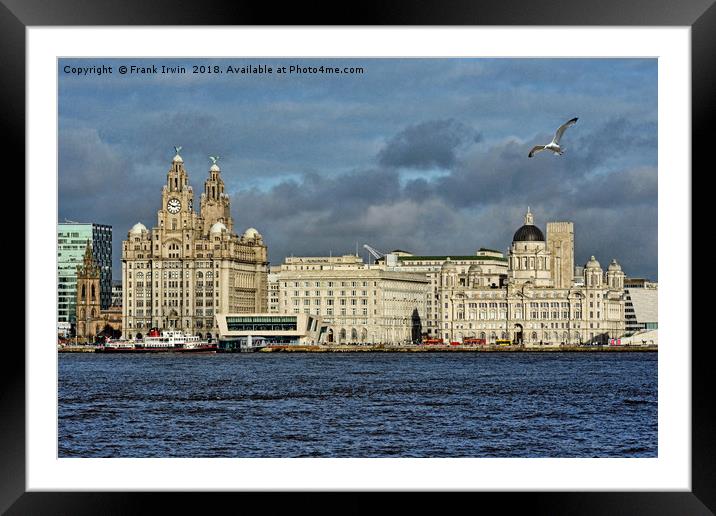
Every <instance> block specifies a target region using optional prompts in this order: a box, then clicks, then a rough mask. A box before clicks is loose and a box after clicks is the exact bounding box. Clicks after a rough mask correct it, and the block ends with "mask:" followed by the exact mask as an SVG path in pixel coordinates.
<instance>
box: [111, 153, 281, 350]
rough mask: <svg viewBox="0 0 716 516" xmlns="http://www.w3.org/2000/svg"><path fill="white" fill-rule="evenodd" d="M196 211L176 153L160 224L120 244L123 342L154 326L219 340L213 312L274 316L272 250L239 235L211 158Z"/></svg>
mask: <svg viewBox="0 0 716 516" xmlns="http://www.w3.org/2000/svg"><path fill="white" fill-rule="evenodd" d="M212 161H213V164H212V166H211V168H210V169H209V176H208V178H207V179H206V181H205V182H204V190H203V192H202V194H201V197H200V211H199V213H197V212H195V211H194V208H193V201H194V192H193V189H192V187H191V186H190V185H189V177H188V173H187V171H186V169H185V168H184V160H183V159H182V158H181V156H179V154H178V152H177V154H176V155H175V156H174V159H173V160H172V164H171V167H170V169H169V171H168V172H167V180H166V184H165V185H164V187H163V188H162V194H161V208H160V209H159V211H158V212H157V225H156V226H155V227H153V228H152V229H151V230H148V229H147V228H146V227H145V226H144V225H143V224H141V223H137V224H135V225H134V227H132V229H131V230H130V231H129V233H128V235H127V240H125V241H124V242H123V243H122V287H123V292H122V296H123V299H122V320H123V325H124V328H125V336H127V337H134V336H136V335H137V334H145V333H146V332H147V331H148V330H149V329H150V328H152V327H156V328H160V329H172V330H176V329H180V330H184V331H186V332H189V333H192V334H200V335H207V334H209V335H211V336H216V334H217V326H216V320H215V318H214V315H215V313H218V312H225V313H228V312H231V313H256V312H266V311H267V310H268V302H267V272H268V251H267V247H266V245H265V244H264V241H263V237H262V236H261V234H260V233H259V232H258V231H256V230H255V229H254V228H249V229H247V230H246V231H245V232H244V233H243V235H241V236H239V235H237V234H236V233H234V231H233V224H234V223H233V219H232V218H231V213H230V208H231V202H230V200H229V196H228V194H227V193H226V192H225V190H224V181H223V179H222V178H221V170H220V168H219V166H218V165H217V164H216V159H213V158H212Z"/></svg>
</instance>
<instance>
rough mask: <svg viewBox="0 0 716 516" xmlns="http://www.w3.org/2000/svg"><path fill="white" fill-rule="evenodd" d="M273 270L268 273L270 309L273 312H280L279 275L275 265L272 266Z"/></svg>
mask: <svg viewBox="0 0 716 516" xmlns="http://www.w3.org/2000/svg"><path fill="white" fill-rule="evenodd" d="M270 270H271V272H269V273H268V276H267V282H268V311H269V313H271V314H277V313H279V302H278V297H279V283H278V278H279V275H278V273H277V272H276V271H275V267H271V269H270Z"/></svg>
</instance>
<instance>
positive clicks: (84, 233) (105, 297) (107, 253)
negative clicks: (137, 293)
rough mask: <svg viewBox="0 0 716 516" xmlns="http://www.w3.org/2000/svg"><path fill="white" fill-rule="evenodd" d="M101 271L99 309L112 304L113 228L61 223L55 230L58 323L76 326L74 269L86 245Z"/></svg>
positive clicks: (80, 261) (90, 224)
mask: <svg viewBox="0 0 716 516" xmlns="http://www.w3.org/2000/svg"><path fill="white" fill-rule="evenodd" d="M88 240H89V241H90V242H91V244H92V255H93V257H94V259H95V261H96V262H97V265H99V268H100V280H99V282H100V307H101V309H102V310H106V309H107V308H109V307H110V306H111V304H112V226H107V225H104V224H92V223H87V224H82V223H76V222H61V223H60V224H58V226H57V321H58V322H69V323H71V324H73V325H74V323H75V308H76V298H77V266H78V265H80V264H81V263H82V258H83V256H84V252H85V248H86V247H87V241H88Z"/></svg>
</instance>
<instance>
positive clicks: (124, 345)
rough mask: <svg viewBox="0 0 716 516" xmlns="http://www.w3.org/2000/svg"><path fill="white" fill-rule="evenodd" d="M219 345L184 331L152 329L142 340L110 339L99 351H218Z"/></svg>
mask: <svg viewBox="0 0 716 516" xmlns="http://www.w3.org/2000/svg"><path fill="white" fill-rule="evenodd" d="M217 347H218V346H217V345H216V344H213V343H210V342H208V341H206V340H202V339H201V337H198V336H196V335H189V334H187V333H184V332H183V331H163V332H161V334H160V333H159V332H158V331H150V333H149V335H147V336H146V337H144V339H142V340H137V341H132V340H115V341H113V340H108V341H107V342H105V343H104V345H102V346H100V347H98V348H97V350H96V351H97V353H169V352H171V353H191V352H194V353H197V352H198V353H216V350H217Z"/></svg>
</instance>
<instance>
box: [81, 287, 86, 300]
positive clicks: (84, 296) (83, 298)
mask: <svg viewBox="0 0 716 516" xmlns="http://www.w3.org/2000/svg"><path fill="white" fill-rule="evenodd" d="M86 297H87V286H86V285H82V301H84V300H85V298H86Z"/></svg>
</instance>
